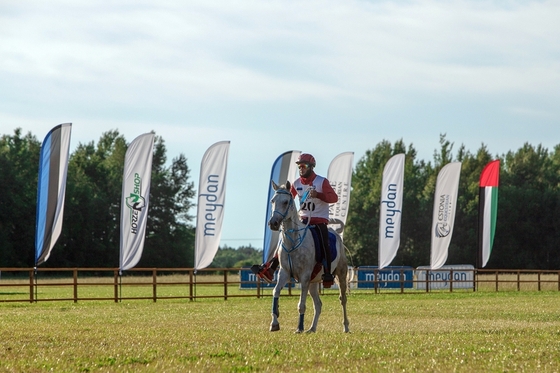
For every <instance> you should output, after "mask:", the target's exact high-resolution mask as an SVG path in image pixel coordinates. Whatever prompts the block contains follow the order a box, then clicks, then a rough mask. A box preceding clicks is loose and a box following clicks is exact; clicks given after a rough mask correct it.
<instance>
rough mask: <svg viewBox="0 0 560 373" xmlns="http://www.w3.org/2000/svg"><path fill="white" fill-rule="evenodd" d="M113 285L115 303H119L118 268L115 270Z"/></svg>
mask: <svg viewBox="0 0 560 373" xmlns="http://www.w3.org/2000/svg"><path fill="white" fill-rule="evenodd" d="M113 287H114V295H115V303H119V271H118V270H117V269H115V271H114V272H113Z"/></svg>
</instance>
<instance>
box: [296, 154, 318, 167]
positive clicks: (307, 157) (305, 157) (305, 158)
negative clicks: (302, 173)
mask: <svg viewBox="0 0 560 373" xmlns="http://www.w3.org/2000/svg"><path fill="white" fill-rule="evenodd" d="M296 163H297V164H300V163H308V164H310V165H311V166H312V167H315V158H313V156H312V155H311V154H307V153H302V154H301V155H300V156H299V158H298V160H297V161H296Z"/></svg>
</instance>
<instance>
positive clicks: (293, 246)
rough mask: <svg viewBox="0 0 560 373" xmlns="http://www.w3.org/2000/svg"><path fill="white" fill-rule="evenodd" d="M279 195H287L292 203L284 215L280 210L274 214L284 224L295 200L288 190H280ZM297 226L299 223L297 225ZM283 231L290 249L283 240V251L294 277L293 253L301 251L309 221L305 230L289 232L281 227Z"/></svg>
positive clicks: (290, 230)
mask: <svg viewBox="0 0 560 373" xmlns="http://www.w3.org/2000/svg"><path fill="white" fill-rule="evenodd" d="M276 193H277V194H287V195H289V196H290V203H289V204H288V207H287V208H286V211H284V213H282V212H280V211H278V210H274V212H273V214H279V215H280V216H281V217H282V222H284V221H285V220H286V217H287V215H288V213H289V212H290V209H291V208H292V206H293V204H294V198H293V197H292V193H290V192H289V191H288V190H286V189H279V190H277V191H276ZM290 219H291V218H290ZM296 225H297V223H296ZM280 229H281V230H283V231H284V235H283V237H286V238H287V239H288V241H289V244H290V245H289V247H288V246H286V245H285V242H284V240H282V241H281V242H282V250H284V252H286V254H288V263H289V264H290V276H292V277H293V273H292V257H291V255H290V254H291V253H293V252H294V251H296V250H297V249H299V248H300V247H301V245H302V244H303V241H304V240H305V236H306V235H307V231H308V230H309V221H308V222H307V224H306V225H305V227H303V228H298V229H288V230H284V229H282V226H281V227H280ZM300 231H303V234H300V233H299V232H300ZM292 235H293V236H296V235H297V238H293V237H292Z"/></svg>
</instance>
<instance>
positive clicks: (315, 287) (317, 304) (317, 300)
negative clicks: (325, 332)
mask: <svg viewBox="0 0 560 373" xmlns="http://www.w3.org/2000/svg"><path fill="white" fill-rule="evenodd" d="M319 288H320V283H318V282H313V283H310V284H309V295H311V299H313V311H314V313H313V322H312V323H311V327H310V328H309V329H308V330H307V333H315V332H316V331H317V323H318V322H319V316H320V315H321V310H322V308H323V302H321V297H320V296H319Z"/></svg>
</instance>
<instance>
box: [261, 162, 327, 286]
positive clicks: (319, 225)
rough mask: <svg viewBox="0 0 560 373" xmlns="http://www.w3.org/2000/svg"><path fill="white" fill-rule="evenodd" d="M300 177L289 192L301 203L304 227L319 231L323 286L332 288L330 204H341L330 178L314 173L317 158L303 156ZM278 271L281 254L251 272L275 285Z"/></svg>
mask: <svg viewBox="0 0 560 373" xmlns="http://www.w3.org/2000/svg"><path fill="white" fill-rule="evenodd" d="M296 163H297V165H298V169H299V175H300V177H299V178H298V179H297V180H296V181H294V182H293V183H292V186H291V189H290V192H291V193H292V196H293V197H294V198H295V196H296V195H297V196H298V197H299V201H300V209H299V217H300V219H301V220H302V222H303V223H304V224H308V225H309V226H311V227H315V229H317V231H318V233H319V234H318V237H319V242H320V245H321V250H322V253H323V257H324V260H325V263H324V273H323V276H322V280H323V286H324V287H325V288H330V287H331V286H332V285H333V282H334V277H333V275H332V271H331V261H332V260H331V251H330V247H329V234H328V226H327V225H328V223H329V204H331V203H336V202H337V201H338V195H337V194H336V192H335V191H334V189H333V188H332V187H331V184H330V182H329V180H327V178H325V177H323V176H319V175H317V174H316V173H315V171H313V169H314V168H315V164H316V163H315V158H314V157H313V156H312V155H311V154H306V153H303V154H301V155H300V156H299V158H298V160H297V161H296ZM276 268H278V253H276V254H275V255H274V258H273V259H272V260H270V261H268V262H267V263H264V264H261V265H260V266H259V265H257V264H255V265H254V266H253V267H252V268H251V270H252V271H253V272H254V273H255V274H257V275H258V276H259V277H260V278H262V279H264V280H265V281H267V282H272V280H273V277H274V271H276Z"/></svg>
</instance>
